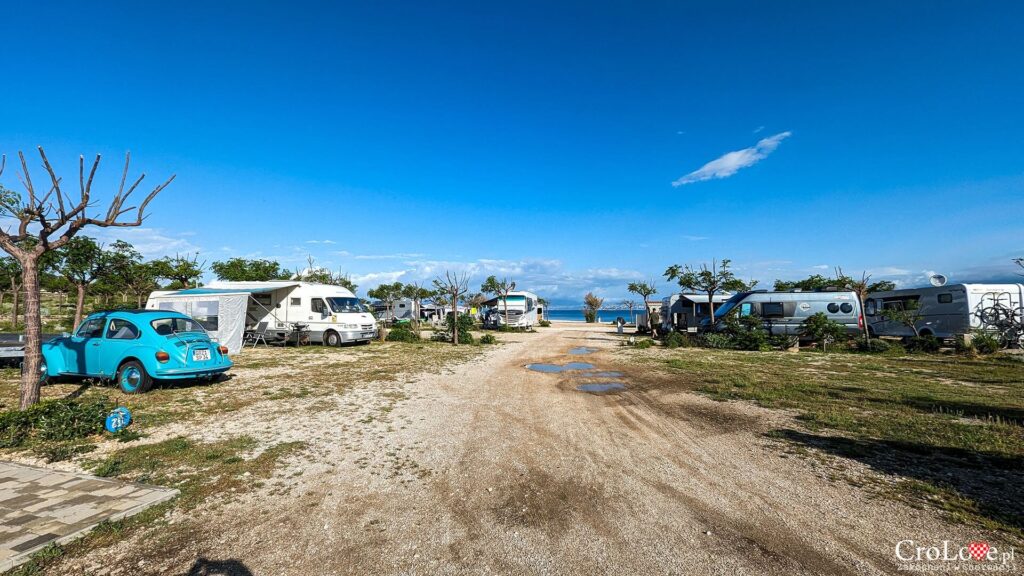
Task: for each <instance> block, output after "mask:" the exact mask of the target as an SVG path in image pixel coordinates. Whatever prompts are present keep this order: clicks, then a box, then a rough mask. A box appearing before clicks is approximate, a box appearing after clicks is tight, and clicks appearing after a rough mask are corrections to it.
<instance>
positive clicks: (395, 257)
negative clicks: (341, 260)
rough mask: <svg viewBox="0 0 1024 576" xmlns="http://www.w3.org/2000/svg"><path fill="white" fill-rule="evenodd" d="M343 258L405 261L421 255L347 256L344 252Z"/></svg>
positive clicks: (421, 255) (400, 253)
mask: <svg viewBox="0 0 1024 576" xmlns="http://www.w3.org/2000/svg"><path fill="white" fill-rule="evenodd" d="M345 256H348V257H350V258H352V259H354V260H406V259H409V258H422V257H423V254H415V253H404V252H398V253H396V254H349V253H347V252H346V253H345Z"/></svg>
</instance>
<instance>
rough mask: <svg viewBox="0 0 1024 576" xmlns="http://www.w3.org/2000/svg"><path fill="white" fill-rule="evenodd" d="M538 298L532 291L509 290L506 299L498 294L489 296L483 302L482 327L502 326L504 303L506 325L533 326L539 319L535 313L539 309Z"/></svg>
mask: <svg viewBox="0 0 1024 576" xmlns="http://www.w3.org/2000/svg"><path fill="white" fill-rule="evenodd" d="M538 300H539V298H538V297H537V295H536V294H534V293H533V292H525V291H518V292H509V293H508V298H507V299H504V300H503V299H502V298H501V297H500V296H499V297H495V298H491V299H490V300H488V301H486V302H484V303H483V305H482V306H483V308H484V310H485V312H484V314H483V318H484V327H486V328H498V327H500V326H504V325H505V324H506V322H505V312H506V305H507V307H508V325H509V326H511V327H513V328H533V327H534V326H536V325H537V324H538V323H539V321H540V319H539V316H538V314H537V312H538V310H540V304H539V303H538Z"/></svg>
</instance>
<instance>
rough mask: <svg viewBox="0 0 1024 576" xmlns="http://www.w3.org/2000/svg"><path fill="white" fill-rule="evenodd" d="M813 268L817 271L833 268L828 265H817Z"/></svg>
mask: <svg viewBox="0 0 1024 576" xmlns="http://www.w3.org/2000/svg"><path fill="white" fill-rule="evenodd" d="M811 268H813V269H815V270H828V269H829V268H831V266H829V265H828V264H817V265H815V266H811Z"/></svg>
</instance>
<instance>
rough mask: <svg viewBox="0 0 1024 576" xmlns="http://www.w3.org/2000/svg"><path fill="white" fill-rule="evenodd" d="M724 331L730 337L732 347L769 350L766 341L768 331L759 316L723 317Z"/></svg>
mask: <svg viewBox="0 0 1024 576" xmlns="http://www.w3.org/2000/svg"><path fill="white" fill-rule="evenodd" d="M724 332H725V333H726V334H728V335H729V336H731V337H732V341H733V347H734V348H736V349H737V350H771V344H769V342H768V331H767V330H765V329H764V323H763V322H762V321H761V317H760V316H754V315H751V316H742V317H739V318H737V317H736V316H735V315H730V316H729V317H727V318H726V319H725V330H724Z"/></svg>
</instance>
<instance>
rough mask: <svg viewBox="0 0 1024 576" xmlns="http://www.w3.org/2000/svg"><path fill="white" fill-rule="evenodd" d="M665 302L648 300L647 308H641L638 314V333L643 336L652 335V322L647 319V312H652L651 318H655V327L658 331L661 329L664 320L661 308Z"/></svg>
mask: <svg viewBox="0 0 1024 576" xmlns="http://www.w3.org/2000/svg"><path fill="white" fill-rule="evenodd" d="M663 305H664V302H663V301H661V300H648V301H647V306H646V308H645V307H641V308H640V311H639V312H637V313H636V331H637V332H639V333H641V334H650V332H651V325H652V322H651V321H650V320H649V319H648V318H647V310H648V309H649V310H650V311H651V316H653V317H654V322H653V325H654V327H655V329H656V330H660V329H661V325H662V318H661V307H662V306H663Z"/></svg>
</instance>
